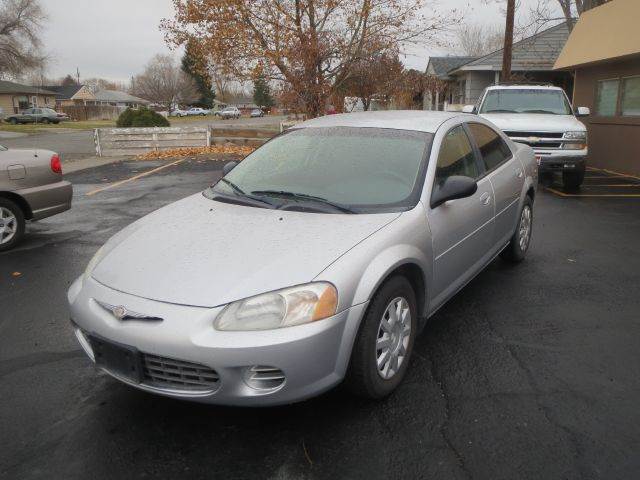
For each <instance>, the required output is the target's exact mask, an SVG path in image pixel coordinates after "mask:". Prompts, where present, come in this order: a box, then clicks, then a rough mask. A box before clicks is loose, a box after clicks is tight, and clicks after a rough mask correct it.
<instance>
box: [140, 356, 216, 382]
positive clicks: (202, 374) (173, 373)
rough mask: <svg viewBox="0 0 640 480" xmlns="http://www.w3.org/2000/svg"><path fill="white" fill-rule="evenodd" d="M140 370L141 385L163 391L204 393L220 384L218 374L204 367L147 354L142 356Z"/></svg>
mask: <svg viewBox="0 0 640 480" xmlns="http://www.w3.org/2000/svg"><path fill="white" fill-rule="evenodd" d="M142 368H143V374H144V380H143V383H144V384H145V385H148V386H150V387H155V388H160V389H163V390H183V391H184V390H189V391H194V392H206V391H211V390H215V389H216V388H217V387H218V383H219V382H220V377H219V376H218V373H217V372H216V371H215V370H213V369H211V368H209V367H207V366H205V365H200V364H198V363H191V362H185V361H183V360H174V359H172V358H166V357H160V356H157V355H151V354H148V353H143V354H142Z"/></svg>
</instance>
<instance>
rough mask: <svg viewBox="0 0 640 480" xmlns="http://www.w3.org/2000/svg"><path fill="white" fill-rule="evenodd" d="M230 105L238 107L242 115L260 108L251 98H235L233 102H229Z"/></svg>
mask: <svg viewBox="0 0 640 480" xmlns="http://www.w3.org/2000/svg"><path fill="white" fill-rule="evenodd" d="M229 105H231V106H232V107H237V108H238V110H240V111H241V112H242V113H249V112H251V110H255V109H256V108H260V107H258V105H256V104H255V102H254V101H253V98H249V97H240V98H234V99H233V101H231V102H229Z"/></svg>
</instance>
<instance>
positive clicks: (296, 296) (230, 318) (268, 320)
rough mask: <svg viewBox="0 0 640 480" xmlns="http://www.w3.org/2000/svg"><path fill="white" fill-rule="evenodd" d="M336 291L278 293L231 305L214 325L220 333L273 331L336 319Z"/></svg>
mask: <svg viewBox="0 0 640 480" xmlns="http://www.w3.org/2000/svg"><path fill="white" fill-rule="evenodd" d="M337 308H338V292H337V291H336V287H334V286H333V285H331V284H330V283H327V282H317V283H309V284H306V285H300V286H297V287H291V288H285V289H283V290H276V291H275V292H269V293H264V294H262V295H256V296H255V297H250V298H245V299H244V300H239V301H237V302H233V303H230V304H229V305H227V306H226V307H224V309H223V310H222V311H221V312H220V314H219V315H218V317H217V318H216V319H215V321H214V322H213V326H214V328H215V329H217V330H231V331H233V330H235V331H243V330H244V331H246V330H270V329H275V328H283V327H292V326H294V325H302V324H304V323H310V322H315V321H316V320H322V319H325V318H328V317H331V316H333V315H335V313H336V309H337Z"/></svg>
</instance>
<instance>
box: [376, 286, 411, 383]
mask: <svg viewBox="0 0 640 480" xmlns="http://www.w3.org/2000/svg"><path fill="white" fill-rule="evenodd" d="M410 338H411V310H410V309H409V302H407V300H405V299H404V298H402V297H397V298H394V299H393V300H392V301H391V303H389V305H387V308H386V310H385V311H384V314H383V315H382V318H381V319H380V326H379V327H378V339H377V341H376V365H377V367H378V375H380V376H381V377H382V378H384V379H385V380H389V379H390V378H391V377H393V376H394V375H395V374H396V373H398V370H400V367H401V365H402V362H404V359H405V356H406V355H407V349H408V348H409V339H410Z"/></svg>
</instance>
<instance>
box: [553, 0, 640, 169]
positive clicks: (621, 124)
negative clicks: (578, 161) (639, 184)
mask: <svg viewBox="0 0 640 480" xmlns="http://www.w3.org/2000/svg"><path fill="white" fill-rule="evenodd" d="M639 20H640V1H638V0H613V1H611V2H609V3H606V4H604V5H602V6H600V7H597V8H594V9H593V10H590V11H588V12H585V13H583V14H582V15H581V16H580V20H578V23H577V24H576V26H575V28H574V29H573V32H572V33H571V36H570V37H569V40H568V41H567V44H566V45H565V47H564V49H563V50H562V53H561V54H560V56H559V57H558V60H557V61H556V64H555V67H554V68H555V69H556V70H570V71H574V72H575V82H574V93H573V104H574V105H575V106H585V107H589V108H590V109H591V115H590V116H589V117H585V118H581V120H582V121H584V123H585V124H586V125H587V129H588V131H589V164H590V165H593V166H595V167H601V168H607V169H611V170H615V171H619V172H624V173H631V174H635V175H640V26H639V25H638V21H639Z"/></svg>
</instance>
